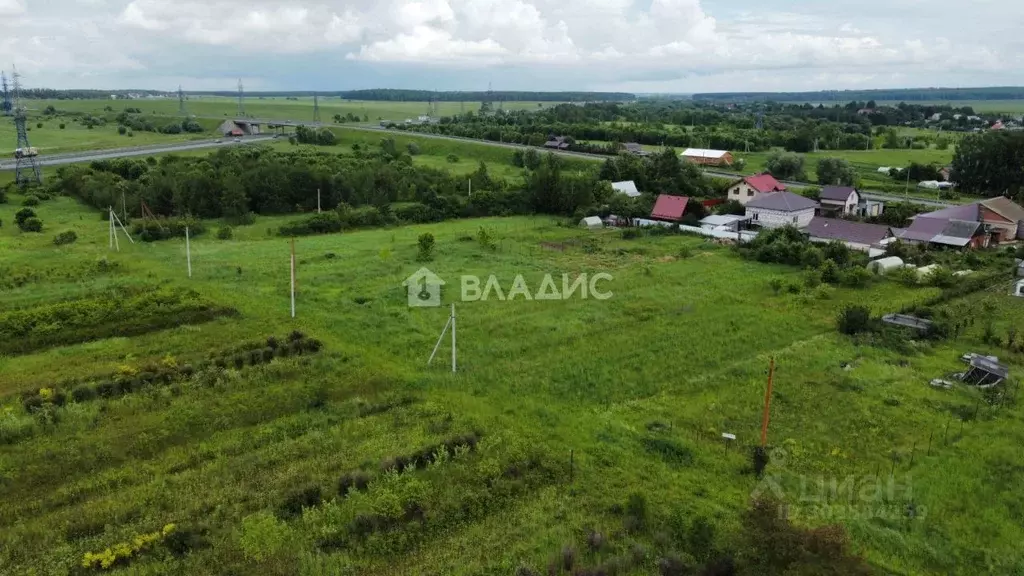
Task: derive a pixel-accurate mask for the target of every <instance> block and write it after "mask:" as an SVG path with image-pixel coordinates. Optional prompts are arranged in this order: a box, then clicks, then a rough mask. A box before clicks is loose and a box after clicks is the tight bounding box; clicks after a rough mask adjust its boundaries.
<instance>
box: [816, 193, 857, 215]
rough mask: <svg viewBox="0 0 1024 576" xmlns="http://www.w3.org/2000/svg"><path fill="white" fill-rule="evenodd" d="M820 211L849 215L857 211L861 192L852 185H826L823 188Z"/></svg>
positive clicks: (819, 199)
mask: <svg viewBox="0 0 1024 576" xmlns="http://www.w3.org/2000/svg"><path fill="white" fill-rule="evenodd" d="M818 201H819V202H821V208H819V211H820V212H821V213H822V215H825V214H827V215H830V216H849V215H851V214H856V213H857V205H858V204H860V192H857V189H856V188H853V187H851V186H825V187H824V188H822V189H821V196H820V197H819V198H818Z"/></svg>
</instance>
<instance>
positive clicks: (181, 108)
mask: <svg viewBox="0 0 1024 576" xmlns="http://www.w3.org/2000/svg"><path fill="white" fill-rule="evenodd" d="M178 114H181V115H182V116H188V109H187V108H185V91H184V90H182V89H181V84H178Z"/></svg>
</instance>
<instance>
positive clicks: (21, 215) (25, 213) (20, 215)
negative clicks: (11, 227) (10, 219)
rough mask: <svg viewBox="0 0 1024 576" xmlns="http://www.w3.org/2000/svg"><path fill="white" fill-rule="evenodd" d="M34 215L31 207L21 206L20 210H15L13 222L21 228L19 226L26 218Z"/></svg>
mask: <svg viewBox="0 0 1024 576" xmlns="http://www.w3.org/2000/svg"><path fill="white" fill-rule="evenodd" d="M35 217H36V213H35V210H32V209H31V208H22V209H21V210H18V211H17V212H15V213H14V223H15V224H17V225H18V227H19V228H21V226H22V225H23V224H24V223H25V221H26V220H28V219H29V218H35Z"/></svg>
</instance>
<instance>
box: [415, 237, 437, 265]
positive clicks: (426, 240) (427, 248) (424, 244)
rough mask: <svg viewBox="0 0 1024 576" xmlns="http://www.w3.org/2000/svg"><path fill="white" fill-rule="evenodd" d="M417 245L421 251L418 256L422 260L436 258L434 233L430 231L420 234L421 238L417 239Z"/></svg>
mask: <svg viewBox="0 0 1024 576" xmlns="http://www.w3.org/2000/svg"><path fill="white" fill-rule="evenodd" d="M416 245H417V246H418V248H419V252H418V254H417V256H416V258H417V259H418V260H419V261H421V262H426V261H428V260H432V259H433V258H434V235H433V234H431V233H429V232H424V233H423V234H420V237H419V239H417V241H416Z"/></svg>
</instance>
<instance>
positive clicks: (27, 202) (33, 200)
mask: <svg viewBox="0 0 1024 576" xmlns="http://www.w3.org/2000/svg"><path fill="white" fill-rule="evenodd" d="M21 205H22V206H39V197H38V196H36V195H35V194H29V195H28V196H25V199H24V200H22V201H21Z"/></svg>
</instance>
